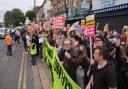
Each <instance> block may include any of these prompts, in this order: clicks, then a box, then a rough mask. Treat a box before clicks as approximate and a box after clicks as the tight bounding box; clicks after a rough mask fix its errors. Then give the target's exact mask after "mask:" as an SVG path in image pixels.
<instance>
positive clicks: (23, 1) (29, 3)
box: [0, 0, 44, 22]
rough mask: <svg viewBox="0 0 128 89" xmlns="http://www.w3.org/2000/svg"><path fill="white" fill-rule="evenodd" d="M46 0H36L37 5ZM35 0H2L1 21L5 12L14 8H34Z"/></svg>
mask: <svg viewBox="0 0 128 89" xmlns="http://www.w3.org/2000/svg"><path fill="white" fill-rule="evenodd" d="M43 1H44V0H36V6H40V5H41V4H42V3H43ZM33 3H34V0H0V22H1V21H3V18H4V13H5V12H6V11H8V10H11V9H13V8H19V9H21V10H22V11H23V12H26V11H27V10H29V9H32V8H33V6H34V4H33Z"/></svg>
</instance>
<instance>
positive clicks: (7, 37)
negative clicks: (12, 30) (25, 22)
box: [5, 33, 12, 56]
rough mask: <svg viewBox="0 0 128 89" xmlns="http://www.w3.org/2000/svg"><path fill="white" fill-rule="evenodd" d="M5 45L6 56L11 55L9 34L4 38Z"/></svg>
mask: <svg viewBox="0 0 128 89" xmlns="http://www.w3.org/2000/svg"><path fill="white" fill-rule="evenodd" d="M5 43H6V45H7V56H11V55H12V38H11V36H10V34H9V33H7V35H6V37H5Z"/></svg>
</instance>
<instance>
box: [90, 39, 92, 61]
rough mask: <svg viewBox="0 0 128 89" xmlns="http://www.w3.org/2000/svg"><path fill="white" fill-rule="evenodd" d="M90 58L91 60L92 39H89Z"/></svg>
mask: <svg viewBox="0 0 128 89" xmlns="http://www.w3.org/2000/svg"><path fill="white" fill-rule="evenodd" d="M90 57H91V59H92V37H90Z"/></svg>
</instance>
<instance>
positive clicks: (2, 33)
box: [0, 28, 6, 38]
mask: <svg viewBox="0 0 128 89" xmlns="http://www.w3.org/2000/svg"><path fill="white" fill-rule="evenodd" d="M5 36H6V28H0V38H5Z"/></svg>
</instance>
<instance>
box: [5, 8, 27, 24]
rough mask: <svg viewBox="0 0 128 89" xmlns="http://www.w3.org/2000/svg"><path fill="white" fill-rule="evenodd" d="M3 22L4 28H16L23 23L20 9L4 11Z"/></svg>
mask: <svg viewBox="0 0 128 89" xmlns="http://www.w3.org/2000/svg"><path fill="white" fill-rule="evenodd" d="M4 21H5V24H6V26H9V25H13V26H18V25H19V24H20V23H21V22H22V23H25V16H24V13H23V12H22V11H21V10H20V9H17V8H15V9H12V10H11V11H6V13H5V15H4Z"/></svg>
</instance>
